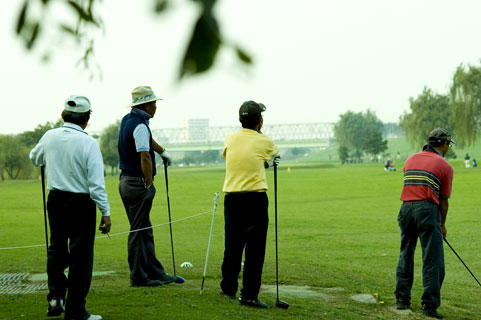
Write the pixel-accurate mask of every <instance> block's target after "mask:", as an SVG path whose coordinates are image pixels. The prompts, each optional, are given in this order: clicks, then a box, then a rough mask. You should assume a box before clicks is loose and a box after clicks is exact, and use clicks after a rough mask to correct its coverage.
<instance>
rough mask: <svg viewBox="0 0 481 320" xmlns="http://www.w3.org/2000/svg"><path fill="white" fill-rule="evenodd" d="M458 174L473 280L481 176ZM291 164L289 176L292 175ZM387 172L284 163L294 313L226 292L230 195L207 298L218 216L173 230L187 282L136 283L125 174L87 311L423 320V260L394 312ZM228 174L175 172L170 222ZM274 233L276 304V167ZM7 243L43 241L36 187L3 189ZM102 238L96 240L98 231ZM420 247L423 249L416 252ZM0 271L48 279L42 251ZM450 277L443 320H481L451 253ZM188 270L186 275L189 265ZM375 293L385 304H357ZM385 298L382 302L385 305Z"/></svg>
mask: <svg viewBox="0 0 481 320" xmlns="http://www.w3.org/2000/svg"><path fill="white" fill-rule="evenodd" d="M452 164H453V167H454V169H455V178H454V186H453V195H452V199H451V201H450V210H449V214H448V221H447V230H448V239H449V241H450V243H451V244H452V245H453V247H454V248H455V249H456V250H457V252H458V253H459V255H460V256H461V257H462V258H463V260H464V261H465V262H466V264H467V265H468V266H469V267H470V269H471V270H472V271H473V273H474V274H475V275H476V276H477V277H478V278H481V253H480V251H479V247H480V239H479V235H480V231H481V225H480V216H481V214H480V212H479V207H480V205H481V197H480V196H479V191H480V188H479V186H480V181H481V169H480V168H470V169H465V168H464V164H463V161H462V159H458V160H456V161H454V162H452ZM288 168H289V170H288ZM397 168H398V171H395V172H385V171H384V170H383V167H382V164H367V163H365V164H360V165H345V166H341V165H339V164H337V163H335V162H334V161H332V162H328V161H324V162H317V163H302V164H287V163H281V167H280V168H279V176H278V185H279V192H278V199H279V212H278V218H279V226H278V231H279V263H280V265H279V277H280V282H281V286H280V296H281V299H282V300H285V301H287V302H289V303H290V305H291V307H290V308H289V309H288V310H282V309H278V308H275V307H273V308H270V309H268V310H255V309H251V308H248V307H242V306H239V305H238V304H237V302H235V301H231V300H228V299H226V298H223V297H220V296H219V295H218V289H219V282H220V266H221V263H222V256H223V245H224V235H223V225H224V221H223V220H224V219H223V196H221V197H220V198H219V206H218V210H217V213H216V217H215V225H214V232H213V237H212V243H211V250H210V256H209V265H208V270H207V278H206V281H205V286H204V292H203V294H202V295H200V294H199V289H200V285H201V279H202V272H203V269H204V262H205V255H206V249H207V243H208V238H209V231H210V224H211V218H212V215H211V213H207V214H204V215H200V216H197V217H194V218H190V219H186V220H182V221H180V222H176V223H174V224H173V233H174V245H175V259H176V264H177V265H176V271H177V274H179V275H181V276H183V277H184V278H185V279H186V282H185V284H183V285H177V284H173V285H168V286H164V287H159V288H150V289H149V288H130V287H129V270H128V264H127V235H126V234H119V235H116V234H117V233H121V232H125V231H128V229H129V224H128V221H127V218H126V215H125V212H124V211H123V207H122V204H121V201H120V197H119V194H118V190H117V185H118V179H117V178H115V177H108V178H107V189H108V192H109V200H110V204H111V207H112V222H113V228H112V232H111V234H112V237H111V240H108V239H107V238H100V239H97V240H96V244H95V261H94V271H115V274H114V275H104V276H98V277H94V278H93V281H92V286H91V292H90V293H89V295H88V297H87V308H88V310H89V311H90V312H92V313H94V314H101V315H102V316H103V317H104V319H107V320H108V319H424V317H423V316H422V315H421V314H420V313H419V304H420V297H421V294H422V282H421V268H420V267H421V256H420V250H418V252H417V253H416V255H417V256H416V269H415V283H414V288H413V292H412V295H413V299H412V302H413V307H412V309H413V312H412V313H409V314H400V313H397V312H395V311H394V310H393V307H394V297H393V291H394V284H395V269H396V264H397V260H398V254H399V229H398V226H397V221H396V218H397V213H398V210H399V206H400V201H399V195H400V191H401V186H402V164H399V163H398V164H397ZM223 177H224V169H223V167H206V168H172V169H170V170H169V189H170V202H171V214H172V220H177V219H182V218H186V217H190V216H193V215H196V214H199V213H204V212H208V211H212V208H213V197H214V192H221V189H222V184H223ZM268 181H269V183H270V187H271V189H270V190H269V192H268V194H269V199H270V210H269V211H270V226H269V234H268V242H267V253H266V261H265V264H264V272H263V285H265V288H264V289H263V290H262V291H261V293H260V296H259V298H260V299H261V300H263V301H265V302H267V303H268V304H269V305H270V306H274V305H275V301H276V295H275V291H272V289H273V286H274V285H275V280H276V278H275V276H276V274H275V239H274V193H273V172H272V169H269V170H268ZM155 185H156V188H157V196H156V198H155V201H154V207H153V210H152V214H151V220H152V223H153V224H154V225H158V224H163V223H165V222H168V214H167V207H166V196H165V180H164V177H163V172H162V170H160V172H159V175H158V176H157V178H156V181H155ZM0 201H1V203H2V205H1V207H0V221H1V227H0V230H1V232H0V248H4V247H13V246H27V245H36V244H38V245H41V244H42V243H43V244H44V239H45V235H44V223H43V211H42V198H41V186H40V181H6V182H3V183H0ZM154 234H155V243H156V250H157V256H158V258H159V259H160V260H161V262H162V263H163V264H164V267H165V268H166V270H167V272H168V273H172V257H171V248H170V235H169V227H168V225H161V226H158V227H156V228H155V229H154ZM99 236H100V234H99ZM418 247H419V246H418ZM0 259H1V261H2V263H1V264H0V273H24V272H28V273H30V274H37V273H45V268H46V267H45V260H46V258H45V245H43V246H40V247H34V248H27V249H15V250H0ZM445 260H446V278H445V282H444V285H443V288H442V306H441V307H440V309H439V312H441V313H442V314H443V315H444V316H445V318H446V319H479V318H480V317H481V316H480V314H481V304H480V299H479V298H480V296H481V288H480V287H479V286H478V285H477V284H476V282H475V281H474V279H473V278H472V277H471V276H470V275H469V273H468V272H467V271H466V269H465V268H464V266H463V265H462V264H461V263H460V262H459V260H458V259H457V258H456V257H455V256H454V254H453V253H452V252H451V251H450V250H449V248H448V247H445ZM186 261H188V262H190V263H192V264H193V267H192V268H181V267H180V264H181V263H182V262H186ZM357 294H370V295H376V296H377V297H378V300H379V302H378V303H372V304H367V303H362V302H358V301H355V300H354V299H352V298H351V297H352V296H354V295H357ZM45 296H46V291H39V292H37V293H33V294H2V295H0V320H4V319H47V317H46V316H45V311H46V308H47V302H46V298H45ZM381 302H383V303H381Z"/></svg>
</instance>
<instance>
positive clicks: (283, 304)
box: [274, 162, 289, 309]
mask: <svg viewBox="0 0 481 320" xmlns="http://www.w3.org/2000/svg"><path fill="white" fill-rule="evenodd" d="M274 208H275V211H274V212H275V230H276V292H277V300H276V307H278V308H282V309H288V308H289V304H288V303H287V302H285V301H282V300H279V255H278V253H277V164H276V163H275V162H274Z"/></svg>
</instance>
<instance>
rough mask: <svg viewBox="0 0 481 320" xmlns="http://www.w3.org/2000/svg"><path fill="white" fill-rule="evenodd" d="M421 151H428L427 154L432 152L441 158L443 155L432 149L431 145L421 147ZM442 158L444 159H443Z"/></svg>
mask: <svg viewBox="0 0 481 320" xmlns="http://www.w3.org/2000/svg"><path fill="white" fill-rule="evenodd" d="M423 151H429V152H434V153H437V154H439V155H440V156H441V157H443V154H442V153H441V152H439V151H438V150H436V148H434V147H433V146H432V145H430V144H429V143H428V144H426V145H424V147H423ZM443 158H444V157H443Z"/></svg>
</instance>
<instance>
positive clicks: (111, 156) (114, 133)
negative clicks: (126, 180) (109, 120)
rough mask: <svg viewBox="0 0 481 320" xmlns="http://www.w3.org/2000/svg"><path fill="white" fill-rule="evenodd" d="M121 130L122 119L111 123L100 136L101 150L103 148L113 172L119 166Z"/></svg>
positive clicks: (107, 162)
mask: <svg viewBox="0 0 481 320" xmlns="http://www.w3.org/2000/svg"><path fill="white" fill-rule="evenodd" d="M119 132H120V120H118V121H117V122H115V123H114V124H111V125H109V126H108V127H107V128H105V129H104V130H103V131H102V135H101V136H100V150H102V157H103V158H104V163H105V164H106V165H108V166H110V168H111V169H112V174H113V173H114V170H115V173H117V169H118V166H119V151H118V143H119Z"/></svg>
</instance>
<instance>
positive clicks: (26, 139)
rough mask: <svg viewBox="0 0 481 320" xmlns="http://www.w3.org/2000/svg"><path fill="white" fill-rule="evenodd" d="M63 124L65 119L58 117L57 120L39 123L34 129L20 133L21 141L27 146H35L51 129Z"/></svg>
mask: <svg viewBox="0 0 481 320" xmlns="http://www.w3.org/2000/svg"><path fill="white" fill-rule="evenodd" d="M62 125H63V120H62V119H58V120H57V122H50V121H49V122H46V123H45V124H43V125H42V124H39V125H38V126H37V127H36V128H35V129H33V130H32V131H25V132H22V133H20V134H19V139H20V142H21V144H22V145H23V146H25V147H33V146H35V145H36V144H37V142H38V141H39V140H40V138H42V136H43V135H44V134H45V132H47V131H48V130H50V129H53V128H59V127H61V126H62Z"/></svg>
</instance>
